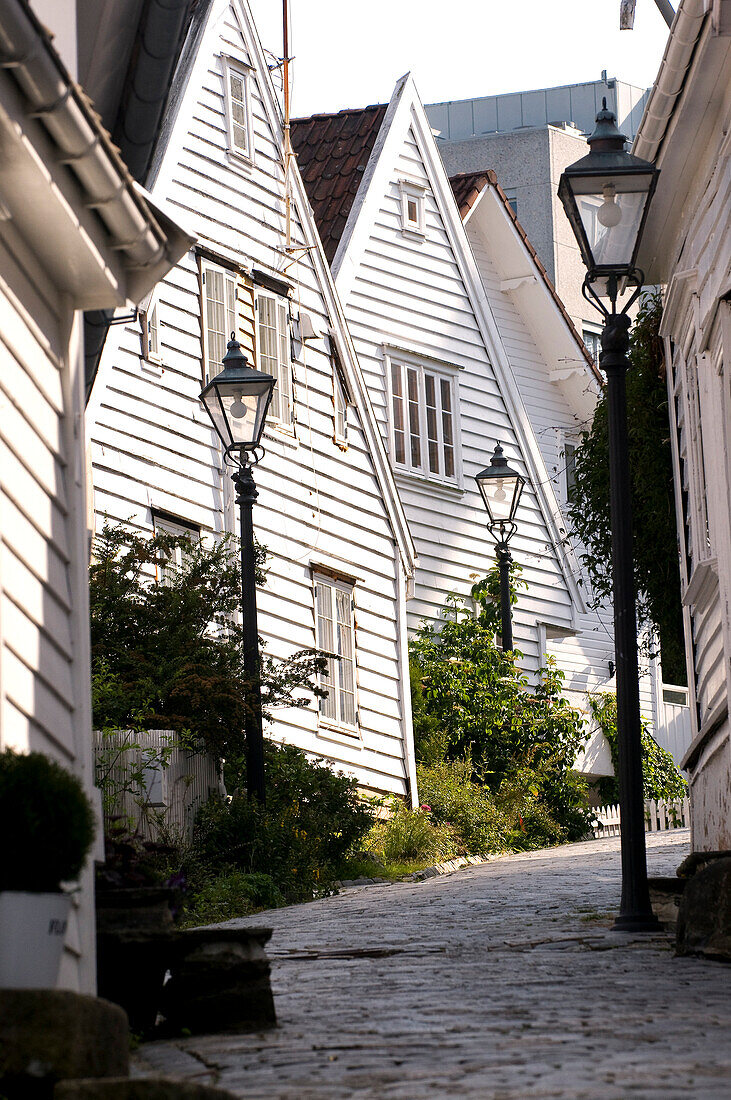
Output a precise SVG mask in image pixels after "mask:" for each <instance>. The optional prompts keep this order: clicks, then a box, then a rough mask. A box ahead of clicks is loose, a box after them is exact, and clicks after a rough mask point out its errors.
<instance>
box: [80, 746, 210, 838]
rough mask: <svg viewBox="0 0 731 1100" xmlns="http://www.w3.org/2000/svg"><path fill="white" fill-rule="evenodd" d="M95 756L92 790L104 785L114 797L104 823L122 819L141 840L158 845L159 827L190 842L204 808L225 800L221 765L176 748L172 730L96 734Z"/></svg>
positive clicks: (206, 756) (201, 754)
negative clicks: (213, 799) (214, 798)
mask: <svg viewBox="0 0 731 1100" xmlns="http://www.w3.org/2000/svg"><path fill="white" fill-rule="evenodd" d="M171 746H172V747H171ZM94 756H95V762H96V770H97V785H101V784H100V780H102V779H103V780H104V783H105V786H106V789H107V790H108V791H111V792H112V794H113V797H111V798H108V799H107V800H106V801H107V803H110V804H107V805H105V811H104V816H105V818H106V819H109V818H110V817H113V816H124V817H127V818H128V819H129V821H130V824H131V825H133V826H134V827H135V828H136V830H137V831H138V832H139V833H140V834H141V835H142V836H143V837H144V838H145V839H146V840H157V839H159V836H160V832H161V827H162V828H163V829H164V830H166V831H169V832H170V833H171V834H172V835H181V834H184V835H186V836H190V835H191V833H192V830H193V824H194V822H195V817H196V814H197V813H198V810H199V809H200V807H201V806H202V805H203V803H204V802H207V801H208V799H209V798H211V796H212V795H224V794H225V789H224V786H223V777H222V774H221V767H220V764H219V763H218V762H217V761H216V760H215V759H214V757H212V756H209V755H208V754H206V753H194V752H188V751H186V750H185V749H182V748H179V747H177V746H176V734H175V733H174V732H173V731H172V730H147V731H141V732H138V731H134V732H130V731H127V730H119V731H118V732H115V733H111V734H110V733H105V734H102V733H101V732H99V731H97V730H95V731H94ZM105 824H106V821H105Z"/></svg>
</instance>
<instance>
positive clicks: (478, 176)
mask: <svg viewBox="0 0 731 1100" xmlns="http://www.w3.org/2000/svg"><path fill="white" fill-rule="evenodd" d="M470 181H471V182H472V187H471V188H470V189H469V191H468V190H467V186H466V185H468V184H469V182H470ZM480 181H482V183H480ZM449 183H450V186H451V188H452V191H453V192H454V197H455V199H456V200H457V206H458V207H459V214H460V217H461V218H462V220H463V221H464V219H465V218H466V217H467V214H468V213H469V212H470V210H471V209H472V207H473V206H474V205H475V203H476V202H477V200H478V198H479V197H480V195H481V194H482V192H483V190H484V189H485V186H486V185H490V186H491V187H493V188H494V189H495V191H496V192H497V194H498V196H499V198H500V199H501V201H502V203H503V206H504V207H505V209H506V210H507V212H508V215H509V216H510V220H511V221H512V222H513V225H514V226H515V228H516V230H517V232H518V236H519V237H520V239H521V240H522V242H523V244H524V245H525V247H526V248H527V250H528V253H529V255H530V257H531V259H532V260H533V262H534V264H535V265H536V267H537V268H538V272H539V274H540V276H541V278H542V279H543V281H544V283H545V284H546V287H547V288H548V292H549V293H550V295H551V297H552V298H553V300H554V302H555V303H556V305H557V306H558V308H559V310H560V312H561V315H562V317H563V319H564V321H565V322H566V324H567V325H568V327H569V330H570V331H571V334H572V335H573V336H574V337H575V339H576V342H577V344H578V345H579V347H580V348H581V351H582V353H583V355H584V358H585V359H586V362H587V366H588V367H589V368H590V369H591V372H592V374H593V375H594V377H595V378H596V379H597V381H598V382H599V383H600V385H602V386H603V385H604V379H603V378H602V375H601V372H600V371H599V370H598V369H597V366H596V363H595V362H594V360H593V358H592V356H591V354H590V352H589V350H588V348H587V347H586V344H585V343H584V341H583V340H582V338H581V336H580V335H579V332H578V329H577V328H576V325H575V324H574V322H573V321H572V320H571V317H570V316H569V314H568V312H567V310H566V306H565V305H564V304H563V302H562V301H561V298H560V297H559V294H558V291H557V290H556V288H555V286H554V285H553V281H552V280H551V277H550V275H549V274H548V272H547V271H546V269H545V267H544V266H543V264H542V262H541V260H540V258H539V256H538V253H537V252H536V250H535V248H534V247H533V245H532V244H531V241H530V238H529V237H528V234H527V233H526V231H525V229H524V228H523V226H522V225H521V224H520V221H519V220H518V215H517V214H516V213H515V211H514V210H513V208H512V206H511V205H510V201H509V199H508V196H507V195H506V194H505V192H504V191H503V189H502V187H501V186H500V184H499V183H498V178H497V175H496V173H495V171H494V170H493V169H492V168H485V169H483V170H482V171H479V172H456V173H454V175H452V176H450V177H449ZM455 185H456V186H455ZM460 196H461V197H460Z"/></svg>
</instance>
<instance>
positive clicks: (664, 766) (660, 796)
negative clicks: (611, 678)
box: [589, 692, 688, 802]
mask: <svg viewBox="0 0 731 1100" xmlns="http://www.w3.org/2000/svg"><path fill="white" fill-rule="evenodd" d="M589 706H590V708H591V713H592V714H593V716H594V719H595V720H596V722H597V724H598V725H599V726H600V727H601V731H602V733H603V734H604V736H605V737H606V739H607V741H608V742H609V749H610V752H611V754H612V764H613V765H614V772H615V775H614V776H611V777H610V778H608V779H604V780H602V781H601V786H600V794H601V797H602V799H603V800H605V801H606V802H616V801H617V800H618V798H619V784H618V782H617V779H616V774H617V771H618V764H619V759H618V755H617V753H618V748H617V696H616V695H614V694H613V693H611V692H608V693H607V694H605V695H593V696H589ZM640 737H641V742H642V789H643V794H644V797H645V798H646V799H647V798H654V799H656V800H658V801H667V802H671V801H674V800H675V799H680V798H684V797H685V796H686V794H687V793H688V785H687V783H686V782H685V780H684V779H683V777H682V775H681V774H680V772H679V771H678V769H677V767H676V766H675V761H674V760H673V758H672V756H671V755H670V753H669V752H668V751H667V750H666V749H664V748H662V746H661V745H658V743H657V741H656V740H655V738H654V737H653V736H652V734H651V733H650V731H649V729H648V728H647V723H646V722H645V721H644V720H643V721H642V725H641V732H640Z"/></svg>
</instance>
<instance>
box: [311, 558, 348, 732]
mask: <svg viewBox="0 0 731 1100" xmlns="http://www.w3.org/2000/svg"><path fill="white" fill-rule="evenodd" d="M314 579H315V638H316V645H317V648H318V649H322V650H324V651H325V652H326V653H332V654H333V656H332V657H330V658H328V661H327V669H326V671H325V672H324V673H322V674H321V677H320V686H321V687H323V688H324V689H325V690H326V691H327V696H326V697H325V698H324V699H321V700H320V714H321V716H322V718H323V719H325V720H326V721H327V722H328V723H329V724H330V723H331V724H333V725H336V726H344V727H346V728H348V729H352V730H354V729H355V728H356V726H357V709H356V701H355V627H354V621H353V585H352V584H350V583H348V582H346V581H340V580H336V579H334V578H332V577H323V576H320V575H319V574H316V575H315V578H314ZM338 658H339V659H338Z"/></svg>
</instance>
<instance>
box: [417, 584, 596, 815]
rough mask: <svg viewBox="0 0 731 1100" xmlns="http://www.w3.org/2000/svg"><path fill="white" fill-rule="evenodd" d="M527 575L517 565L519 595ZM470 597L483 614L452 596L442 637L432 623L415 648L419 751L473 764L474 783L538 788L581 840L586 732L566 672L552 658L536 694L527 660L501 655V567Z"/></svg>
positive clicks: (425, 756) (543, 801)
mask: <svg viewBox="0 0 731 1100" xmlns="http://www.w3.org/2000/svg"><path fill="white" fill-rule="evenodd" d="M518 573H519V570H518V568H517V567H515V566H514V567H513V589H514V588H515V577H516V576H517V575H518ZM513 596H514V598H515V593H513ZM471 597H472V601H473V602H474V607H473V606H469V604H468V601H466V600H464V599H461V598H460V597H457V596H449V597H448V598H447V602H446V607H445V609H444V611H443V617H444V622H443V623H442V624H441V625H440V627H439V629H437V628H436V627H434V626H433V625H431V624H424V625H423V626H422V627H421V629H420V630H419V631H418V633H417V634H416V636H415V637H414V639H413V640H412V643H411V655H412V660H413V662H414V664H415V666H416V668H417V669H418V679H419V683H420V686H421V696H422V700H421V701H417V706H416V713H417V717H418V722H417V726H416V734H417V737H418V735H419V733H420V731H425V732H426V736H425V737H422V738H420V739H419V740H417V752H418V753H419V755H420V756H421V758H422V759H423V760H425V761H426V762H430V763H432V762H433V761H434V759H435V756H437V755H438V751H439V748H440V747H441V748H442V751H443V752H445V753H446V756H447V757H448V758H451V759H454V760H460V759H461V760H465V759H467V760H470V761H471V763H472V767H473V775H474V778H476V779H478V780H480V781H482V782H485V783H487V784H488V785H489V786H490V787H491V788H492V789H493V790H497V789H498V788H499V787H500V786H501V784H503V783H504V781H505V780H506V778H508V777H511V778H515V777H518V776H520V778H521V784H525V782H527V781H530V783H531V784H532V785H533V786H534V788H535V791H536V797H537V798H538V799H539V801H540V803H541V804H542V805H543V807H544V808H545V809H547V810H548V811H549V813H550V814H551V815H552V816H553V817H554V818H555V820H556V821H558V822H559V823H560V824H561V825H563V826H564V827H565V828H567V829H568V831H569V835H581V833H582V832H583V831H584V828H585V826H586V815H585V814H584V810H583V807H584V803H585V784H584V782H583V780H581V779H580V778H579V777H577V776H576V775H575V774H574V773H572V771H571V769H572V767H573V764H574V760H575V758H576V755H577V753H578V751H579V749H580V747H581V746H582V745H583V744H584V742H585V740H586V732H585V730H584V725H583V720H582V717H581V715H580V714H579V712H578V711H576V710H574V709H573V707H571V706H570V705H569V703H568V702H567V701H566V700H565V699H564V698H563V697H562V695H561V688H562V684H563V673H562V672H560V671H559V670H558V669H557V668H556V666H555V662H554V661H552V660H549V661H548V663H547V667H546V668H544V669H542V670H541V671H540V674H539V681H538V684H537V686H536V687H535V688H531V687H529V684H528V678H527V676H526V675H525V674H524V673H523V672H521V671H520V669H519V668H518V665H517V660H518V659H519V658H520V656H522V655H521V654H520V653H519V652H517V651H516V652H515V653H512V654H506V653H503V651H502V650H500V649H499V648H498V647H497V645H496V642H495V634H496V631H497V630H498V629H499V617H500V614H499V574H498V571H497V569H493V570H492V571H491V572H490V573H489V574H488V576H487V577H486V578H484V579H483V580H481V581H478V582H477V583H476V584H475V585H474V586H473V588H472V591H471ZM422 703H423V707H422ZM424 712H425V714H426V716H428V717H429V718H430V719H431V721H430V722H429V723H427V722H426V721H425V715H424Z"/></svg>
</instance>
